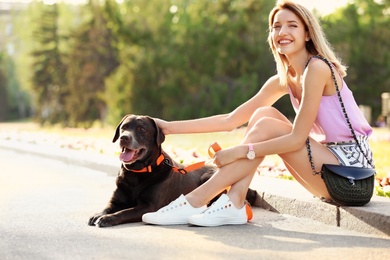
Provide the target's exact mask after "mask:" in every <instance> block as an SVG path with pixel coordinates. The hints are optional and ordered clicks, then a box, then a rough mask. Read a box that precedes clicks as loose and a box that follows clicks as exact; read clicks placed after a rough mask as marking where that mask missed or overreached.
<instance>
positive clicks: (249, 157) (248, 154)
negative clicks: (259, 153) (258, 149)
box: [246, 151, 256, 160]
mask: <svg viewBox="0 0 390 260" xmlns="http://www.w3.org/2000/svg"><path fill="white" fill-rule="evenodd" d="M246 157H248V159H249V160H253V159H255V157H256V154H255V152H254V151H249V152H248V153H247V154H246Z"/></svg>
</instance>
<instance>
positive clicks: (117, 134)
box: [112, 115, 130, 143]
mask: <svg viewBox="0 0 390 260" xmlns="http://www.w3.org/2000/svg"><path fill="white" fill-rule="evenodd" d="M128 116H130V115H125V116H124V117H123V118H122V120H121V121H120V122H119V124H118V125H117V127H116V130H115V135H114V138H113V139H112V142H113V143H115V142H116V140H118V138H119V131H120V130H121V124H122V122H123V121H124V120H125V119H126V118H127V117H128Z"/></svg>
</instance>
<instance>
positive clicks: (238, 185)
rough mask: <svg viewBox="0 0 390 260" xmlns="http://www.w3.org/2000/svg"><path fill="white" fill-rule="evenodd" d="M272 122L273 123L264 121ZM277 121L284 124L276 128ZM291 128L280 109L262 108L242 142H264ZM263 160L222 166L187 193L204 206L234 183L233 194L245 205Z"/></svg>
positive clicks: (234, 199) (235, 200)
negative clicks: (258, 128)
mask: <svg viewBox="0 0 390 260" xmlns="http://www.w3.org/2000/svg"><path fill="white" fill-rule="evenodd" d="M262 121H263V123H261V122H262ZM268 121H271V122H269V123H264V122H268ZM273 122H275V123H273ZM275 124H276V125H280V124H281V125H283V126H284V127H275ZM258 125H264V129H262V130H261V131H258V130H257V126H258ZM288 131H291V123H290V122H289V121H288V119H287V118H286V117H285V116H284V115H283V114H281V113H280V112H279V111H278V110H276V109H275V108H272V107H265V108H259V109H258V110H256V112H255V113H254V114H253V116H252V117H251V119H250V121H249V124H248V127H247V133H246V135H245V138H244V140H243V141H242V143H251V142H252V143H255V142H260V141H263V140H266V139H271V138H275V137H277V136H281V135H284V134H287V133H288ZM263 159H264V158H263V157H258V158H256V159H254V160H247V159H241V160H238V161H236V162H234V163H231V164H228V165H225V166H224V167H221V168H220V169H219V170H218V171H217V172H216V173H215V174H214V175H213V176H212V178H210V179H209V180H208V181H207V182H206V183H204V184H203V185H201V186H200V187H198V188H197V189H195V190H194V191H192V192H191V193H189V194H187V195H186V199H187V200H188V202H189V203H190V204H191V205H192V206H194V207H200V206H202V205H205V204H206V203H208V202H209V201H210V200H211V199H212V198H213V197H215V196H216V195H218V194H219V193H220V192H221V191H223V190H224V189H226V188H227V187H229V186H231V189H230V190H229V197H230V199H231V201H232V202H233V204H234V205H235V206H236V207H241V206H242V205H243V203H244V200H245V196H246V192H247V190H248V187H249V185H250V183H251V181H252V178H253V176H254V174H255V172H256V170H257V167H258V166H259V164H260V163H261V162H262V161H263Z"/></svg>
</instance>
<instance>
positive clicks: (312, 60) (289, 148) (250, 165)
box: [143, 1, 372, 226]
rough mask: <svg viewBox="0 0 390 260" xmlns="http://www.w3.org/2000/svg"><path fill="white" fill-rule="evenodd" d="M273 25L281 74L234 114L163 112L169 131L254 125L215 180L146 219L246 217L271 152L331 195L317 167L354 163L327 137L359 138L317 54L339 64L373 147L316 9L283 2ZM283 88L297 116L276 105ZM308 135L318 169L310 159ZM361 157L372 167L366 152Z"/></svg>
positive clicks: (321, 193) (355, 119)
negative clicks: (171, 115)
mask: <svg viewBox="0 0 390 260" xmlns="http://www.w3.org/2000/svg"><path fill="white" fill-rule="evenodd" d="M269 26H270V29H269V36H268V42H269V45H270V47H271V49H272V52H273V55H274V57H275V61H276V66H277V74H276V75H274V76H272V77H271V78H269V80H268V81H267V82H265V84H264V85H263V86H262V88H261V90H260V91H259V92H258V93H257V94H256V95H255V96H254V97H252V98H251V99H249V100H248V101H246V102H245V103H243V104H242V105H240V106H239V107H238V108H236V109H235V110H234V111H232V112H231V113H229V114H221V115H216V116H211V117H206V118H200V119H194V120H186V121H172V122H167V121H163V120H160V119H157V124H158V125H159V127H161V129H162V130H163V132H164V133H165V134H182V133H205V132H217V131H230V130H233V129H234V128H236V127H239V126H241V125H243V124H245V123H248V126H247V131H246V134H245V137H244V139H243V141H242V142H241V144H239V145H237V146H233V147H230V148H227V149H224V150H221V151H219V152H217V153H216V154H215V157H214V163H215V164H216V165H217V166H218V167H219V169H218V171H217V173H216V174H215V175H214V176H213V177H212V178H211V179H210V180H209V181H207V182H206V183H204V184H203V185H202V186H200V187H198V188H197V189H195V190H194V191H192V192H191V193H189V194H187V195H185V196H184V195H181V196H180V197H179V198H178V199H176V200H175V201H173V202H171V203H170V204H169V205H168V206H166V207H163V208H161V209H160V210H158V211H157V212H153V213H147V214H145V215H144V216H143V221H144V222H146V223H151V224H157V225H172V224H187V223H189V224H193V225H198V226H219V225H227V224H245V223H247V216H246V210H245V195H246V192H247V189H248V187H249V185H250V183H251V180H252V178H253V176H254V173H255V172H256V169H257V167H258V165H259V164H260V163H261V162H262V161H263V159H264V157H265V156H266V155H271V154H278V155H279V156H280V157H281V158H282V160H283V161H284V163H285V165H286V167H287V169H288V170H289V172H290V173H291V174H292V175H293V176H294V177H295V179H296V180H297V181H298V182H299V183H300V184H301V185H302V186H304V187H305V188H306V189H307V190H308V191H310V192H311V193H312V194H313V195H314V196H316V197H319V198H323V199H325V200H330V199H331V198H330V196H329V193H328V191H327V189H326V186H325V184H324V182H323V180H322V179H321V176H320V175H318V174H317V175H316V174H313V171H316V172H318V171H320V169H321V166H322V164H325V163H326V164H343V165H349V164H350V162H349V161H348V160H350V159H348V158H346V157H343V156H342V155H340V154H341V153H340V152H339V151H340V150H337V149H332V146H330V145H327V143H329V142H341V141H346V142H348V141H351V140H353V137H352V135H351V131H350V129H349V128H348V125H347V123H346V121H345V117H344V114H343V113H342V112H340V111H341V108H340V103H339V101H338V97H337V93H336V89H335V83H334V80H333V77H332V74H331V71H330V68H329V66H328V65H327V64H326V63H325V62H324V61H322V60H321V59H319V58H317V57H315V56H317V55H318V56H321V57H324V58H326V59H327V60H329V61H330V62H331V63H332V64H333V70H334V71H335V74H336V80H337V83H338V86H340V87H339V88H340V92H341V95H342V97H343V100H344V103H345V106H346V109H347V112H348V116H349V118H350V121H351V123H352V126H353V128H354V131H355V133H356V135H357V136H358V137H359V140H361V141H362V146H364V149H367V150H368V152H369V154H371V151H370V150H369V149H370V148H369V146H368V142H367V137H368V136H369V135H370V134H371V132H372V129H371V127H370V125H369V124H368V123H367V121H366V120H365V118H364V117H363V115H362V113H361V112H360V110H359V108H358V106H357V105H356V102H355V100H354V99H353V96H352V93H351V92H350V90H349V89H348V86H347V85H346V84H345V82H344V80H343V77H344V76H345V75H346V68H345V67H344V66H343V65H342V64H341V62H340V61H339V60H338V59H337V57H336V56H335V54H334V53H333V51H332V49H331V47H330V45H329V43H328V42H327V40H326V38H325V36H324V34H323V31H322V28H321V27H320V25H319V23H318V21H317V20H316V18H315V16H314V15H313V14H312V13H311V12H309V11H308V10H307V9H306V8H305V7H303V6H301V5H299V4H297V3H294V2H291V1H279V2H277V3H276V6H275V8H274V9H273V10H272V11H271V13H270V16H269ZM285 94H289V95H290V99H291V102H292V105H293V107H294V109H295V111H296V117H295V120H294V122H293V123H291V122H290V121H289V120H288V119H287V118H286V117H285V116H284V115H283V114H282V113H281V112H279V111H278V110H276V109H275V108H273V107H271V106H272V105H273V104H274V103H275V102H276V101H277V100H278V99H279V98H281V97H282V96H284V95H285ZM330 122H331V123H330ZM308 137H309V139H308ZM307 139H308V140H309V141H310V146H311V147H310V148H311V149H310V150H311V156H312V162H313V167H314V169H312V168H313V167H312V164H311V162H310V161H309V159H308V158H309V157H308V149H307V144H306V140H307ZM359 160H360V161H359V164H362V165H365V166H367V161H366V159H365V158H364V157H363V158H361V157H360V158H359ZM229 186H230V187H231V188H230V189H229V192H228V193H227V195H225V194H223V195H222V196H221V197H220V198H219V199H218V200H217V201H216V202H215V203H214V204H213V205H212V206H210V207H209V208H208V209H207V208H206V206H205V205H206V204H207V203H208V202H209V201H210V200H211V199H212V198H213V197H214V196H216V195H217V194H219V193H220V192H221V191H223V190H224V189H225V188H226V187H229Z"/></svg>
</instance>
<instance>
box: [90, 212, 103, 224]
mask: <svg viewBox="0 0 390 260" xmlns="http://www.w3.org/2000/svg"><path fill="white" fill-rule="evenodd" d="M103 215H104V214H102V213H99V214H96V215H94V216H92V217H90V218H89V220H88V225H90V226H95V225H96V221H97V220H98V219H99V218H100V217H101V216H103Z"/></svg>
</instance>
